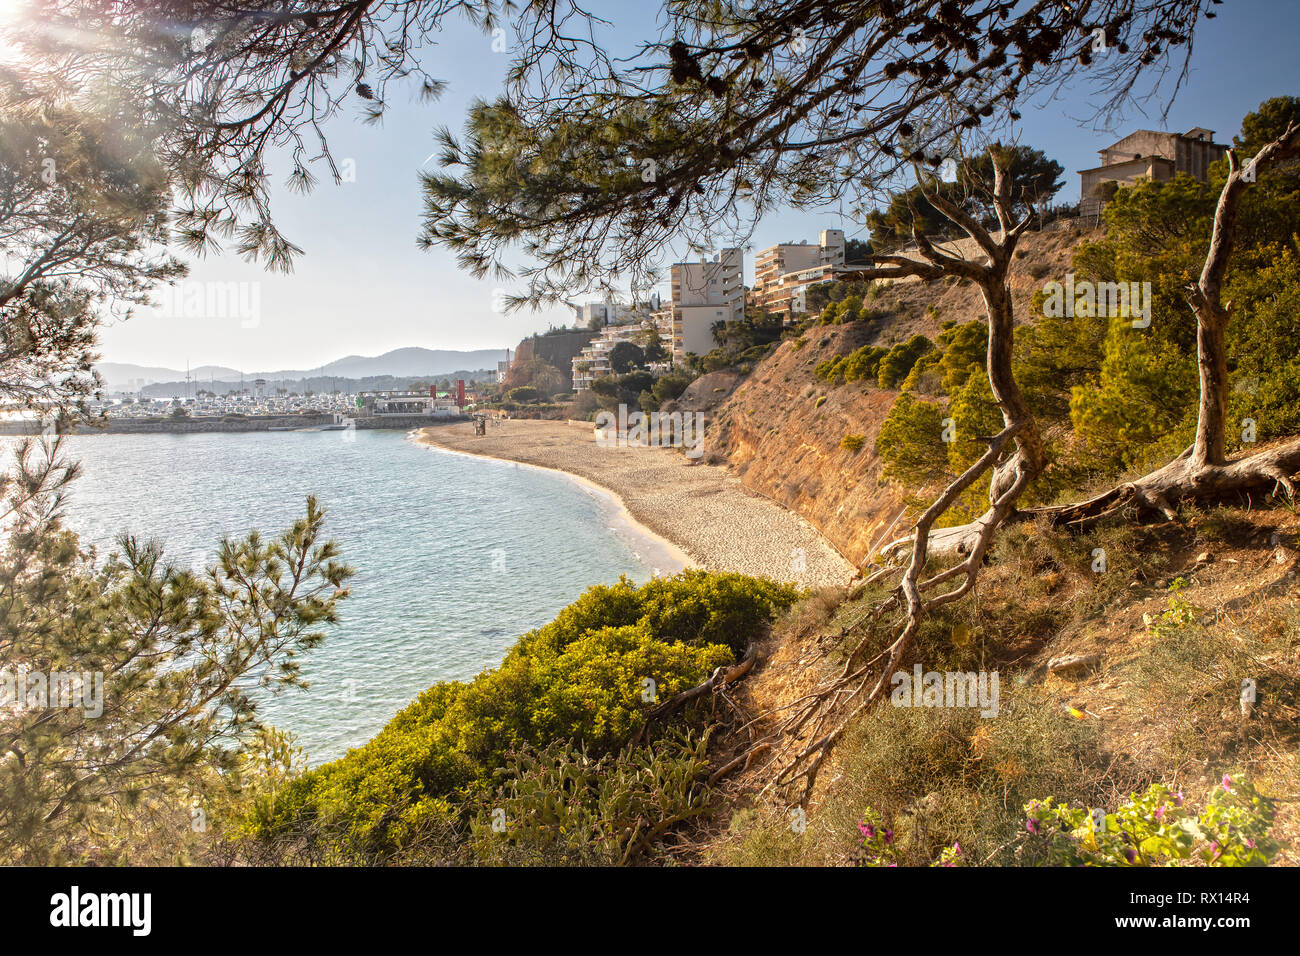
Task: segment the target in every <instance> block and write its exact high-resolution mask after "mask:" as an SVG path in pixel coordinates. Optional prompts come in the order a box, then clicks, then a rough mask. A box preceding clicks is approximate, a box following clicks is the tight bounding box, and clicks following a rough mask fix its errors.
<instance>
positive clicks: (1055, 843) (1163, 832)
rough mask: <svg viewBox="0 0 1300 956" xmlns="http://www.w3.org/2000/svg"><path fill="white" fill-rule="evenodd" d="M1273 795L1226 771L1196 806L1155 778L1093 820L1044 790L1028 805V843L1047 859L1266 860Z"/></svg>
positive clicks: (1059, 862)
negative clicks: (1202, 805) (1201, 806)
mask: <svg viewBox="0 0 1300 956" xmlns="http://www.w3.org/2000/svg"><path fill="white" fill-rule="evenodd" d="M1276 812H1277V811H1276V807H1275V805H1274V801H1273V800H1272V799H1270V798H1268V797H1265V796H1263V795H1262V794H1260V793H1259V791H1258V790H1256V789H1255V788H1254V786H1252V785H1251V784H1250V783H1249V782H1248V781H1246V780H1244V779H1237V780H1234V779H1232V777H1231V776H1230V775H1227V774H1225V775H1224V777H1223V782H1222V784H1220V785H1219V786H1218V787H1216V788H1215V790H1214V793H1213V794H1212V795H1211V796H1210V799H1209V802H1208V803H1207V805H1206V807H1205V809H1204V810H1203V811H1202V812H1201V813H1199V814H1198V813H1196V812H1195V811H1193V810H1192V809H1191V807H1189V806H1187V804H1186V802H1185V800H1184V798H1183V795H1182V794H1181V793H1173V792H1171V791H1170V789H1169V788H1168V787H1166V786H1164V785H1163V784H1152V785H1151V786H1150V787H1148V788H1147V791H1146V792H1145V793H1144V794H1142V795H1141V796H1138V795H1137V794H1134V795H1133V796H1132V798H1131V799H1130V800H1129V802H1128V803H1126V804H1124V805H1123V806H1121V807H1119V808H1118V809H1117V810H1116V811H1115V812H1114V813H1107V814H1104V819H1094V816H1093V813H1092V810H1091V809H1089V808H1087V807H1073V806H1069V805H1068V804H1057V803H1056V802H1055V800H1054V799H1053V798H1051V797H1049V798H1048V799H1046V800H1042V801H1039V800H1033V801H1031V802H1029V803H1027V804H1026V805H1025V814H1026V815H1027V817H1028V819H1027V821H1026V824H1025V826H1026V828H1027V829H1028V832H1029V834H1030V835H1031V837H1032V842H1031V846H1030V847H1029V848H1027V849H1028V850H1029V851H1030V852H1032V853H1034V854H1035V855H1036V856H1037V857H1038V858H1039V859H1040V860H1042V861H1043V862H1046V863H1047V864H1049V865H1051V866H1169V865H1173V864H1177V863H1181V862H1183V861H1193V860H1194V861H1196V862H1199V863H1202V864H1204V865H1205V866H1267V865H1268V863H1269V861H1270V860H1271V859H1272V857H1273V855H1274V854H1275V853H1277V851H1278V849H1279V845H1278V843H1277V841H1275V840H1273V839H1271V838H1270V837H1269V831H1270V830H1272V828H1273V819H1274V817H1275V816H1276Z"/></svg>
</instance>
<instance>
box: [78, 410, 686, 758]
mask: <svg viewBox="0 0 1300 956" xmlns="http://www.w3.org/2000/svg"><path fill="white" fill-rule="evenodd" d="M66 448H67V450H68V453H69V455H70V456H71V457H73V458H76V459H79V460H80V461H81V462H82V465H83V474H82V476H81V477H80V478H78V479H77V481H76V482H75V483H74V484H73V485H72V490H71V493H70V496H69V503H68V507H67V510H66V519H67V524H68V525H69V527H71V528H72V529H73V530H75V531H77V532H78V533H79V534H81V536H82V538H83V542H84V543H86V544H92V545H94V546H95V547H96V549H97V550H98V553H99V556H100V558H101V559H103V558H105V557H107V555H108V553H109V552H110V551H112V550H115V548H116V547H117V545H116V541H117V538H118V536H119V535H120V534H122V533H123V532H129V533H132V534H136V535H137V536H139V537H145V538H156V539H158V540H160V541H161V543H162V545H163V547H164V549H165V553H166V555H167V556H168V557H169V558H170V559H171V560H172V561H173V562H174V563H176V564H180V565H185V566H191V567H195V568H196V569H197V568H199V567H202V566H204V565H206V564H208V563H210V562H211V561H212V560H213V558H214V556H215V553H216V547H217V544H218V542H219V541H220V539H221V537H222V536H223V535H231V536H242V535H243V534H245V533H247V531H248V530H250V529H252V528H257V529H259V530H260V531H262V532H263V533H264V534H275V533H278V532H280V531H282V530H283V529H285V528H287V527H288V526H289V525H290V524H291V523H292V522H293V521H294V520H295V519H296V518H298V517H301V516H302V515H303V513H304V511H305V501H306V496H307V495H308V494H312V493H314V494H316V495H317V496H318V498H319V499H320V501H321V503H322V504H323V505H324V506H325V508H326V509H327V512H328V516H327V519H326V531H327V534H328V535H329V536H330V537H333V538H335V539H336V540H337V541H338V542H339V544H340V546H341V548H342V551H343V559H344V560H345V561H347V562H348V563H349V564H351V565H353V567H354V568H355V569H356V571H357V574H356V577H354V578H353V579H352V581H351V582H350V588H351V592H352V594H351V596H350V597H348V598H347V599H346V600H344V601H343V602H342V604H341V611H340V616H341V622H340V624H339V625H338V626H337V627H334V628H331V629H330V630H329V633H328V634H327V636H326V638H325V641H324V643H323V644H322V645H321V646H320V647H318V648H317V649H315V650H313V651H310V652H308V654H306V655H305V657H304V658H303V667H302V671H303V676H304V677H305V678H306V679H307V680H308V681H309V682H310V684H311V686H310V688H309V689H307V690H300V689H293V688H291V689H289V690H287V691H285V692H283V693H281V694H279V695H276V696H270V695H267V694H262V695H259V697H258V701H259V712H260V713H261V715H262V717H263V718H264V719H266V720H268V721H270V722H271V723H273V724H275V725H276V726H278V727H280V728H281V729H284V730H288V731H291V732H292V733H294V734H295V735H296V737H297V739H298V743H299V745H300V746H302V747H303V748H304V750H305V751H306V753H307V755H308V762H309V763H311V764H313V765H314V764H318V763H320V762H322V761H326V760H330V759H333V758H335V757H338V756H341V755H342V754H343V753H345V752H346V751H347V750H348V749H349V748H351V747H355V746H358V745H360V744H362V743H364V742H365V741H366V740H368V739H370V738H371V737H372V736H374V734H375V733H376V732H377V731H378V730H379V729H380V728H381V727H382V726H383V725H384V724H385V723H386V722H387V721H388V720H389V719H390V718H391V717H392V716H393V714H395V713H396V712H397V711H398V710H399V709H401V708H402V707H403V706H405V705H406V704H407V703H409V702H410V701H411V700H412V699H413V698H414V697H415V696H417V695H418V694H419V693H420V692H421V691H423V690H425V689H426V688H427V687H429V686H430V685H431V684H433V683H435V682H438V681H445V680H465V679H467V678H470V677H473V676H474V675H475V674H477V673H479V672H480V671H482V670H484V669H485V668H490V667H494V666H496V665H497V664H498V663H499V662H500V660H501V657H502V655H503V654H504V652H505V650H506V649H507V648H508V647H509V646H510V645H511V644H513V643H514V641H515V640H516V639H517V638H518V637H519V635H521V634H523V633H524V632H526V631H528V630H530V629H532V628H534V627H537V626H539V625H541V624H544V623H546V622H547V621H549V620H551V619H552V618H553V617H554V616H555V614H556V612H558V611H559V610H560V609H561V608H563V607H564V606H565V605H567V604H569V603H570V602H572V601H573V600H574V599H576V598H577V597H578V596H579V595H580V594H581V593H582V592H583V591H584V590H586V589H587V588H588V587H589V586H591V585H593V584H598V583H613V582H615V581H617V580H618V578H619V576H620V575H627V576H628V577H629V578H631V579H632V580H634V581H636V582H638V583H640V582H643V581H645V580H647V579H648V578H649V577H650V576H651V574H652V573H653V572H654V570H655V569H662V570H664V571H674V570H677V569H678V568H679V567H680V564H679V563H677V562H675V560H674V558H673V557H672V556H671V555H670V554H669V553H668V552H667V551H666V549H665V548H664V547H663V546H662V543H661V542H659V541H657V539H654V538H651V537H648V536H646V535H644V534H642V533H641V530H640V529H639V528H638V527H637V526H635V525H633V524H631V523H630V522H629V521H628V520H627V519H626V517H625V516H624V515H623V513H622V509H621V508H620V507H619V505H618V503H617V502H616V501H615V500H614V499H613V498H612V497H611V496H608V495H606V494H604V493H602V492H600V491H598V490H596V489H593V488H590V487H587V486H585V485H583V484H580V483H578V482H575V481H573V480H571V479H569V478H568V477H567V476H565V475H562V474H559V473H555V472H548V471H542V470H538V469H534V468H528V467H526V466H519V465H514V464H511V463H508V462H500V461H495V460H491V459H482V458H475V457H471V456H465V455H457V454H453V453H449V452H443V451H440V450H438V449H434V448H430V447H428V446H425V445H420V444H416V443H415V442H413V441H411V440H410V439H409V438H408V437H407V436H406V435H404V434H402V433H400V432H387V431H365V430H362V431H356V432H253V433H218V434H169V435H83V436H75V437H71V438H68V439H66Z"/></svg>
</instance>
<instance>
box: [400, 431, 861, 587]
mask: <svg viewBox="0 0 1300 956" xmlns="http://www.w3.org/2000/svg"><path fill="white" fill-rule="evenodd" d="M414 434H415V437H416V440H417V441H420V442H423V443H425V444H429V445H434V446H436V447H438V448H442V449H445V450H448V451H456V452H463V453H466V454H473V455H482V456H485V457H488V458H497V459H503V460H505V461H513V462H520V463H523V464H528V465H535V466H538V467H541V468H551V469H555V470H557V471H562V472H565V473H567V474H569V475H571V476H574V477H576V478H578V479H581V480H584V481H586V482H589V483H590V484H592V485H595V486H596V487H597V488H598V489H601V490H603V491H606V492H608V493H610V494H612V495H614V496H615V497H616V498H617V499H618V500H619V502H620V503H621V504H622V506H623V507H624V508H625V509H626V510H627V512H628V514H629V515H630V518H631V520H632V521H635V522H637V523H639V524H640V525H642V526H643V527H644V528H645V529H648V530H649V531H650V532H652V533H653V534H654V535H655V536H658V537H660V538H662V539H666V542H667V543H668V545H669V547H671V546H676V548H678V549H680V552H682V553H684V555H685V556H686V557H688V558H689V560H690V562H691V563H692V564H695V565H699V566H701V567H705V568H709V569H711V570H717V571H736V572H740V573H742V574H753V575H760V576H766V577H771V578H775V579H777V580H779V581H792V582H794V583H797V584H800V585H802V586H804V587H820V586H824V585H839V584H845V583H847V582H848V581H849V579H850V578H852V577H853V574H854V568H853V565H852V564H850V563H849V561H847V560H846V559H845V558H844V557H843V556H841V555H840V553H839V552H838V551H836V550H835V548H833V547H832V546H831V545H830V543H829V542H827V541H826V539H825V538H823V537H822V535H821V534H820V533H819V532H818V531H817V529H816V528H814V527H813V526H812V525H810V524H809V523H808V522H807V521H805V520H804V519H803V518H801V517H799V516H798V515H796V514H795V513H794V512H792V511H788V510H787V509H785V508H783V507H781V506H780V505H778V504H776V503H775V502H773V501H770V500H769V499H767V498H764V497H762V496H761V495H756V494H754V493H753V492H751V491H749V490H748V489H746V488H745V487H744V486H743V485H742V484H741V483H740V480H739V479H738V478H736V477H735V476H734V475H732V474H731V473H730V472H728V471H727V469H726V468H723V467H720V466H716V465H705V464H693V463H691V461H690V459H688V458H686V457H685V456H684V455H683V454H681V452H679V451H676V450H674V449H670V448H628V447H617V448H611V447H601V446H600V445H597V444H596V441H595V436H594V432H593V426H592V425H591V423H589V422H584V423H577V422H574V423H569V422H551V421H530V420H519V421H490V422H489V423H488V433H487V435H485V436H481V437H480V436H475V434H474V426H473V425H472V424H471V423H457V424H454V425H435V426H432V427H429V428H422V429H420V430H419V431H417V432H415V433H414Z"/></svg>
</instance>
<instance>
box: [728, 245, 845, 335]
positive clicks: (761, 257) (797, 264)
mask: <svg viewBox="0 0 1300 956" xmlns="http://www.w3.org/2000/svg"><path fill="white" fill-rule="evenodd" d="M844 250H845V243H844V231H843V230H842V229H823V230H822V232H821V235H820V236H819V237H818V241H817V245H812V244H811V243H809V242H806V241H805V242H783V243H779V244H777V245H775V246H769V247H768V248H766V249H764V250H763V251H762V252H760V253H759V254H758V255H757V256H756V257H755V258H754V288H753V289H752V290H751V291H750V297H751V301H753V303H754V305H755V306H756V307H757V308H760V309H763V310H764V311H767V312H785V313H787V315H793V314H794V313H798V312H802V311H804V306H803V291H804V289H805V288H806V287H807V286H809V285H813V284H815V283H818V282H826V281H829V280H830V279H831V278H833V277H834V276H835V275H837V274H839V273H842V272H843V271H844V270H845V268H846V267H845V265H844Z"/></svg>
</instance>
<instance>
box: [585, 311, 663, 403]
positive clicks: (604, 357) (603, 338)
mask: <svg viewBox="0 0 1300 956" xmlns="http://www.w3.org/2000/svg"><path fill="white" fill-rule="evenodd" d="M633 315H634V320H633V321H630V322H625V323H624V324H622V325H607V326H605V328H603V329H602V330H601V331H600V333H599V334H598V335H597V336H596V337H595V338H594V339H592V340H591V341H590V342H589V343H588V344H587V346H586V347H585V348H584V349H583V350H582V351H581V352H579V353H578V354H577V355H575V356H574V357H573V390H574V391H575V392H583V391H586V390H587V389H589V388H591V383H592V382H594V381H595V380H596V379H598V378H604V377H605V376H607V375H610V374H612V372H613V369H612V368H611V367H610V364H609V353H610V352H611V351H613V349H614V346H615V345H617V344H618V343H619V342H632V343H635V344H637V345H640V344H641V342H642V340H643V339H644V338H645V337H646V333H647V332H648V331H649V330H651V329H654V330H655V331H656V332H657V333H659V338H660V341H662V342H663V344H664V347H665V348H667V347H668V341H669V339H670V338H671V337H672V311H671V310H670V309H669V310H661V311H659V312H655V313H652V314H646V313H645V312H644V311H637V312H635V313H633ZM651 368H652V369H654V368H655V366H654V365H651ZM659 370H660V371H663V370H665V369H659Z"/></svg>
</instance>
